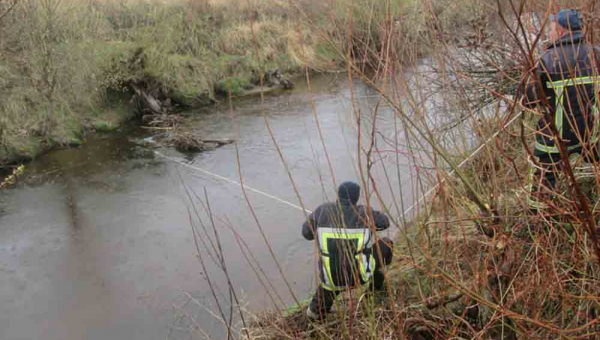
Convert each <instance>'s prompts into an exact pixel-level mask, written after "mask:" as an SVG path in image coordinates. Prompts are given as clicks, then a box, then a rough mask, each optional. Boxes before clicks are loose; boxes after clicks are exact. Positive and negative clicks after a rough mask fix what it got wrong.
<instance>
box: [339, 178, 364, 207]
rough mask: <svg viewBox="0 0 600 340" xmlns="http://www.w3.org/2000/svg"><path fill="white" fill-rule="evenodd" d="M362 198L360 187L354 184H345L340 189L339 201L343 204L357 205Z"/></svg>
mask: <svg viewBox="0 0 600 340" xmlns="http://www.w3.org/2000/svg"><path fill="white" fill-rule="evenodd" d="M359 197H360V186H359V185H358V184H356V183H354V182H344V183H342V184H341V185H340V187H339V189H338V199H339V200H340V203H342V204H356V202H358V198H359Z"/></svg>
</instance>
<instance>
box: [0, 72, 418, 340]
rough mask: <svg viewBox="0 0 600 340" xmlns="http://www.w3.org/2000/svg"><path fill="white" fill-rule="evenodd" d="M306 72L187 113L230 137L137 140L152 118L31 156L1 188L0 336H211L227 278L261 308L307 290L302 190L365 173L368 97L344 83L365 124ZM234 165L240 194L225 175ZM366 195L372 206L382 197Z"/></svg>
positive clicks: (395, 175)
mask: <svg viewBox="0 0 600 340" xmlns="http://www.w3.org/2000/svg"><path fill="white" fill-rule="evenodd" d="M311 86H312V90H311V91H310V92H309V91H307V85H306V84H305V83H301V82H300V83H296V89H295V90H294V91H292V92H284V93H280V94H278V95H270V96H268V97H266V98H265V102H264V104H261V100H260V97H258V96H255V97H251V98H242V99H236V100H235V101H234V103H233V114H232V112H231V110H230V108H229V106H228V105H226V104H224V105H222V106H219V107H213V108H210V109H207V110H203V111H201V112H197V113H195V114H193V115H192V116H193V117H192V118H190V119H189V120H188V124H189V125H190V126H191V127H193V128H194V129H195V130H196V131H197V132H198V133H199V134H200V135H202V136H205V137H206V138H235V139H236V140H237V145H235V144H232V145H226V146H223V147H221V148H218V149H215V150H212V151H209V152H204V153H201V154H195V155H191V154H187V155H184V154H181V153H178V152H177V151H175V150H173V149H169V148H159V149H146V148H142V147H140V146H138V145H137V144H136V143H134V141H135V140H136V139H139V138H141V137H145V136H148V134H149V132H147V131H126V132H121V133H116V134H114V135H104V136H96V137H92V138H90V139H89V140H88V141H87V143H86V144H85V145H84V146H82V147H80V148H77V149H66V150H58V151H54V152H51V153H49V154H47V155H44V156H43V157H41V158H39V159H38V160H36V161H35V162H33V163H31V164H30V165H29V166H28V170H27V174H26V181H25V184H21V185H19V186H18V187H16V188H13V189H10V190H5V191H2V192H0V332H1V336H0V338H2V339H14V340H16V339H48V340H55V339H56V340H59V339H60V340H75V339H88V340H96V339H98V340H104V339H128V340H138V339H140V340H141V339H143V340H148V339H187V338H189V337H190V335H194V336H198V335H200V334H202V332H204V331H205V332H207V333H208V334H211V335H213V336H217V337H221V336H223V335H224V332H223V329H224V327H223V325H222V324H221V323H220V322H219V321H218V318H216V317H215V315H217V316H218V315H220V314H219V312H218V308H217V305H216V304H215V299H214V297H213V296H214V295H217V296H218V300H219V301H220V302H221V303H224V314H225V315H226V317H228V316H229V312H230V310H229V303H228V301H230V300H231V296H230V295H229V293H228V289H227V286H228V282H231V283H232V285H233V286H235V288H236V293H237V297H238V298H239V300H240V302H241V304H242V305H243V307H244V308H247V309H249V310H255V311H256V310H260V309H264V308H271V307H273V301H275V302H277V301H278V299H279V298H278V297H280V298H281V300H283V304H288V303H291V302H292V301H293V298H292V297H291V296H292V293H293V294H296V295H297V297H298V298H299V299H304V298H306V297H307V296H308V294H309V292H310V290H311V289H312V287H313V285H314V275H313V265H312V263H313V261H312V258H311V256H312V244H311V243H310V242H307V241H305V240H304V239H303V238H302V236H301V234H300V227H301V224H302V222H303V221H304V219H305V216H304V213H303V212H302V211H301V210H300V209H298V208H297V207H295V206H300V205H301V204H300V201H299V199H298V197H300V199H301V201H302V203H303V204H304V206H305V207H306V209H309V210H312V209H314V208H316V207H317V205H318V204H320V203H321V202H323V201H325V200H328V199H329V200H332V199H335V189H334V188H335V185H334V183H337V184H339V183H341V182H342V181H344V180H355V181H358V180H359V178H360V176H359V170H358V158H357V156H358V148H359V143H358V140H359V133H358V132H359V131H361V133H360V135H361V140H362V142H361V145H360V146H361V147H362V148H363V149H364V150H368V149H369V143H370V141H371V140H370V132H371V130H372V129H371V127H372V121H373V115H372V111H373V110H372V109H373V107H375V103H376V100H377V96H376V95H375V94H374V93H372V91H371V90H369V88H368V87H367V86H366V85H364V84H363V83H361V82H359V81H356V82H354V83H353V88H354V90H355V95H356V96H357V99H358V100H357V102H358V104H357V105H358V106H357V108H359V109H360V110H361V112H362V117H363V119H362V120H361V128H360V129H359V128H358V125H357V123H356V122H357V120H356V116H355V112H356V111H355V110H353V105H352V101H351V99H350V98H351V91H350V87H349V86H348V83H347V77H346V76H345V75H340V77H339V78H338V77H335V76H321V77H316V78H315V79H312V82H311ZM313 107H314V110H313ZM315 113H316V114H315ZM265 115H266V117H267V118H268V123H269V126H270V128H271V131H272V133H273V136H274V139H275V141H276V143H277V146H278V147H279V150H280V151H281V154H282V156H283V159H284V160H285V164H286V165H287V170H286V167H285V166H284V162H283V161H282V159H281V156H280V154H279V152H278V150H277V148H276V147H275V143H274V141H273V138H271V136H270V133H269V129H268V128H267V124H266V121H265ZM317 120H318V124H317ZM376 122H377V123H376V124H377V130H378V131H379V133H378V134H377V137H376V141H377V145H376V146H375V147H374V148H373V149H372V154H373V155H375V156H374V157H373V159H375V160H376V162H375V164H373V165H372V171H373V179H374V180H375V182H376V183H377V184H378V189H379V191H380V194H381V197H382V198H383V200H384V202H386V204H387V205H388V207H389V208H390V211H391V212H392V213H393V214H394V215H395V216H399V215H400V213H399V212H400V211H401V210H404V209H403V206H404V208H406V207H408V206H409V205H410V204H411V203H412V202H413V190H414V188H413V186H412V185H411V176H414V175H415V174H416V171H417V170H415V167H413V166H410V165H411V164H414V162H413V161H414V160H413V158H412V156H411V155H410V154H409V153H408V152H407V149H405V148H404V147H403V145H404V143H403V142H402V141H403V136H404V132H403V131H401V128H400V127H399V126H398V125H399V122H398V121H395V120H394V118H393V114H392V112H391V110H389V109H384V108H382V109H381V110H380V112H379V114H378V116H377V119H376ZM395 131H397V132H398V133H397V134H396V133H395ZM396 139H397V140H398V144H397V146H396V145H393V144H394V143H395V141H396ZM386 140H387V142H388V143H386ZM236 147H237V149H236ZM325 150H326V151H325ZM157 152H158V153H157ZM165 156H166V157H167V158H166V157H165ZM362 159H363V160H362V162H363V163H362V166H363V171H364V170H365V169H366V167H367V164H365V163H364V157H363V158H362ZM329 164H331V168H332V169H330V167H329ZM240 171H241V175H242V177H243V182H244V184H245V185H246V186H247V190H246V192H247V197H245V195H244V193H243V191H242V190H241V187H240V186H239V185H237V184H235V183H233V182H237V183H239V182H241V178H240ZM288 171H289V173H288ZM334 176H335V178H334ZM290 177H292V178H293V184H295V186H296V188H297V192H296V191H295V189H294V185H293V184H292V181H291V180H290ZM364 192H370V193H371V194H372V193H373V190H372V188H371V189H370V190H363V193H364ZM190 197H192V200H190ZM392 197H394V198H395V199H393V198H392ZM400 198H401V199H400ZM363 202H364V197H363ZM371 202H372V204H373V205H374V206H375V207H381V205H380V203H379V200H378V199H377V198H376V197H374V196H373V197H372V198H371ZM402 204H403V206H402ZM194 207H195V209H194ZM209 211H210V214H209ZM190 216H191V217H190ZM198 217H199V220H198ZM211 217H212V218H211ZM190 221H191V222H190ZM191 224H193V225H195V226H196V228H197V231H198V238H197V241H198V247H199V248H200V254H198V251H197V248H196V242H195V241H194V237H193V232H192V227H191ZM215 231H216V233H215ZM265 239H266V240H267V241H268V243H267V242H266V241H265ZM217 241H218V243H219V244H217ZM246 245H247V247H246ZM213 246H214V248H213ZM219 247H220V248H219ZM219 249H222V254H223V257H222V259H220V258H219V256H217V254H218V253H219ZM240 249H244V251H241V250H240ZM247 258H250V259H252V258H254V259H255V260H256V261H257V262H258V263H260V266H261V268H258V267H256V266H251V265H250V263H249V261H248V260H247ZM201 260H202V261H203V262H204V264H205V266H206V267H205V268H203V266H202V261H201ZM221 260H222V261H223V262H224V263H225V264H226V266H227V271H228V273H229V280H227V279H226V278H225V276H224V275H223V271H222V270H219V269H218V267H219V266H220V265H221ZM252 263H253V262H252ZM277 263H278V264H279V266H278V265H277ZM279 268H281V273H283V276H285V278H286V280H287V283H286V281H285V280H284V279H283V278H282V275H281V273H280V269H279ZM263 272H264V273H265V275H264V276H262V274H261V273H263ZM257 273H258V274H259V275H257ZM259 276H260V279H259ZM265 276H266V277H265ZM267 280H268V281H270V282H271V284H272V286H271V285H269V284H267V283H265V282H266V281H267ZM209 283H212V285H213V288H214V289H211V287H210V285H209ZM265 286H268V287H269V288H268V289H267V288H265ZM274 292H277V294H274ZM276 295H277V296H278V297H277V296H276ZM283 304H281V303H279V304H278V306H277V307H279V308H281V307H282V305H283ZM236 322H237V321H236ZM196 328H201V329H202V330H201V331H200V330H197V329H196ZM194 332H196V333H194Z"/></svg>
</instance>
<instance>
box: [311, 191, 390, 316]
mask: <svg viewBox="0 0 600 340" xmlns="http://www.w3.org/2000/svg"><path fill="white" fill-rule="evenodd" d="M359 197H360V186H358V184H356V183H354V182H344V183H342V185H340V187H339V189H338V201H337V202H336V203H324V204H322V205H320V206H319V207H318V208H317V209H316V210H315V211H314V212H313V213H312V214H310V216H309V217H308V220H307V221H306V222H305V223H304V225H303V226H302V236H304V238H306V239H307V240H309V241H310V240H314V239H315V237H316V239H317V244H318V246H319V255H320V256H319V287H318V288H317V292H316V293H315V295H314V297H313V299H312V301H311V303H310V306H309V307H308V309H307V315H308V316H309V317H310V318H312V319H320V318H323V317H324V316H325V315H326V314H327V313H328V312H329V311H330V310H331V307H332V306H333V302H334V301H335V298H336V296H337V295H338V294H339V293H340V292H341V291H343V290H345V289H348V288H352V287H357V286H361V285H365V284H371V286H372V287H373V288H375V289H377V290H380V289H383V287H384V277H385V276H384V274H383V269H384V267H385V266H386V265H388V264H390V263H391V262H392V253H393V243H392V241H391V240H390V239H388V238H385V237H384V238H381V239H379V240H378V241H377V242H375V232H376V231H381V230H385V229H387V228H388V227H389V226H390V220H389V219H388V217H387V216H385V215H384V214H382V213H380V212H378V211H375V210H372V211H370V212H369V211H367V208H366V207H365V206H362V205H357V204H356V203H357V202H358V198H359Z"/></svg>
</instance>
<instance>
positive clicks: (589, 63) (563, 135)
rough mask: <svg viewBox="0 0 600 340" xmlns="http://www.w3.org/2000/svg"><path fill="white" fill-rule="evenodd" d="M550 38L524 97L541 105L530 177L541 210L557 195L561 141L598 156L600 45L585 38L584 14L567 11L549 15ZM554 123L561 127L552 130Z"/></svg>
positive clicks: (531, 190) (574, 149)
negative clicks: (559, 143) (559, 141)
mask: <svg viewBox="0 0 600 340" xmlns="http://www.w3.org/2000/svg"><path fill="white" fill-rule="evenodd" d="M550 19H551V20H550V21H551V22H550V31H549V32H550V40H551V43H550V45H549V46H548V47H547V49H546V52H545V53H544V55H543V56H542V57H541V59H540V60H539V62H538V65H537V68H536V70H535V72H536V75H535V77H534V78H533V81H531V82H530V83H529V84H528V85H527V88H526V91H525V93H524V96H523V98H522V100H523V102H522V103H523V105H524V106H525V107H529V108H534V107H541V109H542V110H541V112H540V113H541V114H542V116H541V117H540V119H539V120H538V128H537V131H536V141H535V150H534V156H535V158H536V159H537V162H536V163H534V164H535V166H531V167H530V173H529V176H528V184H527V187H528V191H529V193H530V195H529V197H528V200H527V201H528V204H529V206H530V208H532V209H534V210H537V209H539V208H542V207H545V206H546V203H545V202H544V201H549V200H551V198H552V197H553V195H554V190H555V189H556V182H557V173H558V172H557V170H560V169H561V168H562V156H561V153H560V150H559V145H558V143H557V141H558V140H562V141H563V142H564V146H565V148H566V150H565V151H566V152H567V155H570V154H573V153H579V154H581V155H582V156H584V159H586V160H588V161H597V160H596V157H597V146H596V144H597V140H598V134H597V131H596V130H597V125H598V109H597V104H598V103H597V94H598V90H599V89H598V84H599V80H600V78H599V77H598V71H599V66H600V63H599V60H598V50H597V49H595V48H593V47H592V46H590V45H588V44H586V43H585V39H584V34H583V31H582V29H583V26H582V22H581V20H580V15H579V13H578V12H577V11H574V10H562V11H560V12H559V13H558V14H557V15H555V16H551V18H550ZM552 125H554V128H555V129H556V130H555V132H556V134H555V133H554V132H553V129H552Z"/></svg>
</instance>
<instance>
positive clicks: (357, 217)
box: [302, 199, 390, 241]
mask: <svg viewBox="0 0 600 340" xmlns="http://www.w3.org/2000/svg"><path fill="white" fill-rule="evenodd" d="M371 212H372V213H373V224H374V225H375V229H376V230H377V231H381V230H385V229H387V228H388V227H389V226H390V220H389V218H388V217H387V216H386V215H384V214H382V213H380V212H379V211H376V210H371ZM369 220H370V217H368V214H367V209H366V207H365V206H363V205H353V204H352V203H350V202H348V201H346V200H344V199H340V200H339V201H338V202H336V203H324V204H321V205H320V206H319V207H318V208H317V209H316V210H315V211H313V212H312V213H311V214H310V216H308V220H307V221H306V222H304V224H303V225H302V236H304V238H305V239H307V240H309V241H311V240H313V239H314V237H315V236H314V233H313V230H312V228H311V224H312V227H313V228H319V227H323V228H344V227H345V228H349V229H358V228H368V225H366V224H365V222H367V221H369ZM342 221H343V222H342ZM342 223H343V224H342Z"/></svg>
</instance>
